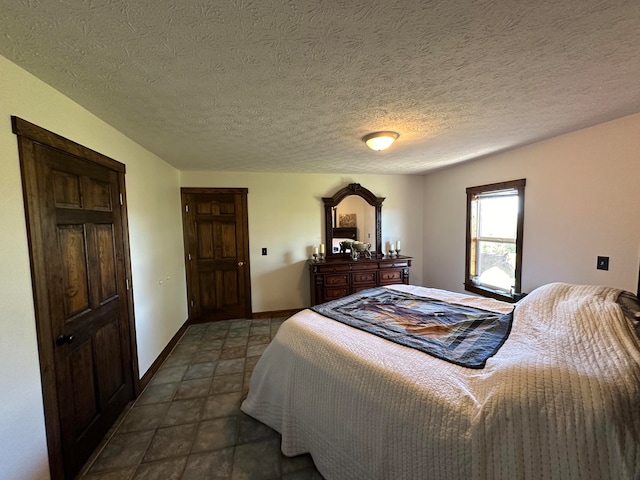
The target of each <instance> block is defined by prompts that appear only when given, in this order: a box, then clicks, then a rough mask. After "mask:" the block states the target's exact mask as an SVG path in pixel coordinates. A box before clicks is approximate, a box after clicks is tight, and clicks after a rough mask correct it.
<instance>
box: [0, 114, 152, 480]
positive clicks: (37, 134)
mask: <svg viewBox="0 0 640 480" xmlns="http://www.w3.org/2000/svg"><path fill="white" fill-rule="evenodd" d="M11 125H12V130H13V133H14V134H16V135H17V137H18V152H19V158H20V170H21V174H22V190H23V195H24V206H25V217H26V226H27V239H28V243H29V260H30V264H31V284H32V288H33V302H34V310H35V320H36V336H37V342H38V352H39V361H40V375H41V382H42V397H43V407H44V420H45V431H46V437H47V449H48V453H49V470H50V474H51V478H52V480H58V479H61V480H62V479H64V465H63V452H62V432H61V420H60V416H59V415H60V414H59V408H58V403H59V400H58V392H57V386H56V372H55V358H54V344H53V342H52V339H53V333H52V325H51V317H50V311H49V305H50V302H51V301H53V299H52V298H50V297H49V289H48V287H47V282H46V278H47V276H46V268H47V267H46V262H45V259H46V251H45V248H44V242H43V229H42V226H41V222H40V218H41V217H42V215H43V214H44V209H43V208H42V205H41V203H40V202H38V201H37V200H36V195H34V194H33V193H34V192H36V191H37V189H38V185H37V182H36V171H35V170H36V169H35V152H34V143H39V144H42V145H46V146H48V147H51V148H54V149H57V150H60V151H62V152H64V153H66V154H69V155H73V156H75V157H78V158H81V159H83V160H87V161H90V162H93V163H96V164H98V165H101V166H103V167H106V168H109V169H111V170H114V171H116V172H117V173H118V184H119V188H120V194H121V197H120V203H121V209H120V212H121V220H122V236H123V238H122V243H123V250H124V252H123V253H124V258H123V263H124V271H125V277H126V282H127V290H126V293H127V294H126V302H127V316H126V318H123V321H124V322H126V323H127V327H128V331H129V339H130V342H129V350H130V358H131V365H130V367H131V379H132V383H133V395H134V398H135V397H137V396H138V395H139V393H140V378H139V377H140V375H139V370H138V353H137V342H136V331H135V318H134V311H133V286H132V283H131V256H130V250H129V248H130V246H129V224H128V215H127V196H126V193H125V181H124V175H125V173H126V168H125V165H124V164H122V163H120V162H118V161H116V160H114V159H112V158H109V157H107V156H105V155H102V154H101V153H98V152H96V151H94V150H91V149H89V148H87V147H84V146H82V145H80V144H78V143H75V142H73V141H71V140H68V139H66V138H64V137H62V136H60V135H58V134H55V133H53V132H50V131H48V130H45V129H44V128H41V127H38V126H37V125H34V124H32V123H30V122H27V121H26V120H23V119H21V118H19V117H16V116H12V117H11Z"/></svg>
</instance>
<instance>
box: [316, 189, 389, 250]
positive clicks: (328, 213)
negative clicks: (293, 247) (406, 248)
mask: <svg viewBox="0 0 640 480" xmlns="http://www.w3.org/2000/svg"><path fill="white" fill-rule="evenodd" d="M351 196H356V197H360V198H362V199H363V200H364V201H365V202H366V203H367V204H368V205H370V206H371V207H373V208H371V209H370V210H371V211H367V212H365V213H364V215H360V217H361V220H360V221H358V223H355V224H354V225H351V224H347V225H351V226H349V227H346V226H345V224H342V223H338V218H337V211H338V208H339V206H340V204H341V203H342V202H343V200H345V199H348V198H349V197H351ZM322 201H323V202H324V215H325V238H326V241H325V243H326V245H327V247H326V248H327V255H341V252H340V251H339V250H338V251H336V245H334V244H338V243H339V240H340V239H343V240H344V239H345V238H350V239H353V240H358V241H362V242H365V243H371V251H372V252H374V253H375V254H376V256H378V257H380V256H382V202H383V201H384V197H377V196H375V195H374V194H373V193H372V192H371V191H370V190H367V189H366V188H364V187H363V186H362V185H360V184H359V183H351V184H349V185H347V186H346V187H344V188H342V189H340V190H338V191H337V192H336V193H335V195H333V196H332V197H323V198H322ZM346 203H347V202H345V204H346ZM355 216H356V215H354V217H355ZM369 216H370V217H371V221H370V222H368V221H367V217H369ZM354 222H355V219H354ZM372 234H373V235H372ZM342 254H344V253H342Z"/></svg>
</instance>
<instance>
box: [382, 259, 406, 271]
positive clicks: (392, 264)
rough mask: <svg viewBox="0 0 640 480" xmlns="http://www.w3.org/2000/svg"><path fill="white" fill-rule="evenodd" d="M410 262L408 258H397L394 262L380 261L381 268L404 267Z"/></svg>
mask: <svg viewBox="0 0 640 480" xmlns="http://www.w3.org/2000/svg"><path fill="white" fill-rule="evenodd" d="M408 266H409V262H408V261H406V260H396V261H393V262H380V269H383V268H404V267H408Z"/></svg>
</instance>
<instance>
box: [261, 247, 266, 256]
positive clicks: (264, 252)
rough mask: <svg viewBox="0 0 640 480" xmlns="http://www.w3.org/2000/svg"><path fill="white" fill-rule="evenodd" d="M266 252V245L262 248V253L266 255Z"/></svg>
mask: <svg viewBox="0 0 640 480" xmlns="http://www.w3.org/2000/svg"><path fill="white" fill-rule="evenodd" d="M266 254H267V248H266V247H265V248H263V249H262V255H266Z"/></svg>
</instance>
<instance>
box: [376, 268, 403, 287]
mask: <svg viewBox="0 0 640 480" xmlns="http://www.w3.org/2000/svg"><path fill="white" fill-rule="evenodd" d="M393 283H402V269H393V268H387V269H384V270H383V269H381V270H380V285H385V284H386V285H388V284H393Z"/></svg>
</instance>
